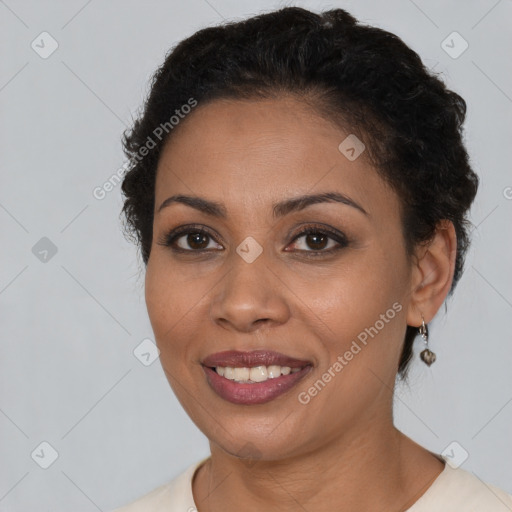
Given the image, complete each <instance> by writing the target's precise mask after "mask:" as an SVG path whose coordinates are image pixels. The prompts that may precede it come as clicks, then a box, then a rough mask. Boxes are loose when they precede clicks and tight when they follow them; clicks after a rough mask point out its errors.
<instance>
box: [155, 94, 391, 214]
mask: <svg viewBox="0 0 512 512" xmlns="http://www.w3.org/2000/svg"><path fill="white" fill-rule="evenodd" d="M349 135H350V136H351V137H352V136H353V135H351V134H350V131H349V129H342V128H341V127H339V126H336V125H334V124H333V123H332V122H330V121H329V120H326V119H324V118H322V117H321V116H319V115H318V114H317V113H316V112H315V111H313V110H312V109H311V108H310V107H309V106H308V105H307V104H305V103H304V102H301V101H300V100H298V99H295V98H290V97H285V98H280V99H275V100H274V99H272V100H257V101H247V100H243V101H239V100H216V101H213V102H211V103H209V104H206V105H201V104H200V105H199V106H198V107H196V109H195V110H194V111H193V112H192V113H191V114H190V115H189V116H188V117H187V118H185V120H183V121H182V122H181V124H180V125H179V127H178V130H177V131H176V132H175V133H173V134H172V136H171V138H170V139H169V141H168V142H167V144H166V146H165V147H164V149H163V151H162V154H161V157H160V160H159V164H158V171H157V182H156V190H155V208H156V209H157V208H158V206H159V205H160V203H161V202H162V201H163V200H165V198H166V197H167V196H168V195H171V194H177V193H183V194H189V195H190V194H194V195H198V196H202V197H208V198H210V199H214V200H216V201H220V202H224V203H226V204H227V205H228V206H229V204H230V203H232V205H233V207H235V206H236V207H243V206H244V205H245V206H246V207H248V208H254V207H255V206H257V204H262V203H265V204H266V203H267V202H268V203H271V202H277V201H279V200H280V199H283V198H284V197H287V198H288V197H292V196H294V195H302V194H307V193H317V192H324V191H328V190H329V191H331V190H337V191H339V192H341V193H344V194H346V195H349V196H351V197H352V198H353V199H354V200H356V201H359V202H364V203H366V204H367V205H368V210H370V211H371V210H372V209H374V208H375V206H376V204H375V201H376V199H377V198H378V197H379V196H380V197H382V195H383V194H384V196H385V197H386V196H387V195H390V194H391V195H394V194H393V192H392V191H391V190H389V189H388V187H387V186H386V184H385V183H384V182H383V180H382V179H381V178H380V176H379V175H378V174H377V172H376V170H375V169H374V168H373V167H372V166H371V165H370V164H369V162H368V159H367V158H366V155H365V153H364V151H363V153H362V154H361V155H360V157H358V158H356V159H355V160H349V159H348V158H347V156H346V155H345V154H344V153H342V152H341V151H340V149H339V146H340V143H342V142H343V141H344V140H346V138H347V137H348V136H349ZM350 140H352V139H350ZM389 199H390V200H391V203H392V202H393V197H391V198H389ZM370 213H371V212H370Z"/></svg>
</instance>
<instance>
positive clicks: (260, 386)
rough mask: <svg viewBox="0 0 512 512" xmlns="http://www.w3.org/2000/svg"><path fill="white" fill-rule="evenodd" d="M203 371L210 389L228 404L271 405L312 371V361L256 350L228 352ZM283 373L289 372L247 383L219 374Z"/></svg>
mask: <svg viewBox="0 0 512 512" xmlns="http://www.w3.org/2000/svg"><path fill="white" fill-rule="evenodd" d="M202 366H203V370H204V373H205V376H206V380H207V382H208V385H209V386H210V388H211V389H212V390H213V391H214V392H215V393H216V394H217V395H218V396H219V397H221V398H223V399H224V400H226V401H228V402H231V403H233V404H237V405H257V404H264V403H266V402H270V401H271V400H274V399H276V398H277V397H279V396H281V395H283V394H285V393H286V392H288V391H289V390H291V389H292V388H294V387H295V386H296V385H297V384H298V382H299V381H300V380H302V379H303V378H304V377H305V376H306V375H307V374H308V373H309V372H310V371H311V369H312V366H313V365H312V363H311V362H310V361H306V360H302V359H295V358H293V357H290V356H287V355H285V354H280V353H279V352H273V351H269V350H255V351H253V352H238V351H234V350H231V351H226V352H219V353H217V354H211V355H210V356H208V357H206V358H205V359H204V360H203V361H202ZM257 367H269V369H270V368H274V369H279V368H280V367H283V368H285V367H288V369H287V372H290V369H291V373H286V374H282V375H280V376H273V378H269V379H267V380H265V381H263V382H252V383H244V382H238V381H233V380H230V379H228V378H225V377H224V376H222V375H219V373H217V371H216V368H223V369H224V370H225V371H227V368H231V369H233V368H245V369H247V368H257Z"/></svg>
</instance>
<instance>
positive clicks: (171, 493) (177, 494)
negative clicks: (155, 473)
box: [111, 459, 207, 512]
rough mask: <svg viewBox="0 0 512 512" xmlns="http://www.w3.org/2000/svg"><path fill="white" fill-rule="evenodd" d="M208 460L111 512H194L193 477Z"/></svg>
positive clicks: (192, 466)
mask: <svg viewBox="0 0 512 512" xmlns="http://www.w3.org/2000/svg"><path fill="white" fill-rule="evenodd" d="M206 460H207V459H203V460H201V461H199V462H195V463H194V464H192V465H191V466H189V467H188V468H187V469H186V470H185V471H183V472H182V473H181V474H179V475H178V476H177V477H176V478H174V479H173V480H171V481H170V482H168V483H166V484H164V485H161V486H159V487H156V488H155V489H153V490H152V491H150V492H148V493H147V494H144V495H143V496H141V497H140V498H138V499H136V500H135V501H132V502H130V503H128V504H127V505H124V506H122V507H120V508H116V509H115V510H112V511H111V512H174V511H180V512H192V511H196V508H195V506H194V498H193V495H192V477H193V476H194V473H195V471H196V470H197V469H198V468H199V466H200V465H201V464H202V463H203V462H205V461H206Z"/></svg>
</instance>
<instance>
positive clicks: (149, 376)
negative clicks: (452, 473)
mask: <svg viewBox="0 0 512 512" xmlns="http://www.w3.org/2000/svg"><path fill="white" fill-rule="evenodd" d="M285 5H300V6H304V7H308V8H311V9H313V10H316V11H319V10H322V9H327V8H332V7H343V8H346V9H347V10H349V12H351V13H353V14H354V15H355V16H356V17H358V18H360V19H361V20H362V21H364V22H367V23H369V24H373V25H376V26H379V27H382V28H385V29H387V30H390V31H392V32H394V33H396V34H397V35H399V36H400V37H402V38H403V39H404V40H405V42H406V43H407V44H409V45H410V46H411V47H412V48H413V49H414V50H416V51H417V52H418V53H419V54H420V55H421V57H422V58H423V60H424V62H425V63H426V64H427V65H428V66H429V67H431V68H434V69H435V70H436V71H438V72H441V73H442V74H443V75H444V77H445V80H446V81H447V82H448V84H449V86H450V87H451V88H453V89H454V90H456V91H457V92H459V93H460V94H461V95H462V96H463V97H464V98H465V99H466V100H467V103H468V110H469V115H468V120H467V123H466V138H467V144H468V147H469V151H470V154H471V158H472V163H473V165H474V167H475V170H476V171H477V173H478V174H479V175H480V177H481V181H482V183H481V187H480V190H479V194H478V197H477V200H476V203H475V205H474V207H473V209H472V215H471V218H472V221H473V223H474V225H475V226H476V229H475V230H474V231H473V246H472V249H471V251H470V253H469V254H468V258H467V264H466V271H465V274H464V276H463V277H462V280H461V282H460V283H459V286H458V289H457V290H456V292H455V295H454V298H453V299H452V300H450V301H449V302H448V315H445V314H444V308H443V310H442V311H440V314H439V315H438V317H437V318H436V320H435V321H434V322H433V323H432V324H431V326H430V327H431V329H430V333H431V344H432V348H433V350H434V351H435V352H436V353H437V355H438V360H437V362H436V363H435V365H433V366H432V367H431V368H430V369H429V368H427V367H426V366H425V365H423V364H420V363H419V362H418V360H417V359H416V360H415V363H414V367H413V370H412V372H411V378H410V384H409V386H401V387H400V388H399V390H398V393H397V398H396V422H397V424H398V426H399V427H400V428H401V429H402V430H403V431H404V432H405V433H407V434H408V435H410V436H411V437H412V438H413V439H415V440H416V441H418V442H419V443H421V444H423V445H424V446H426V447H427V448H429V449H431V450H433V451H435V452H438V453H440V452H442V451H443V450H444V449H445V448H446V447H447V446H448V445H449V444H450V443H452V442H453V441H456V442H457V443H459V445H460V446H461V447H463V449H464V450H466V451H467V452H468V454H469V457H468V458H467V460H466V461H465V462H464V464H463V465H462V467H463V468H464V469H466V470H468V471H472V472H474V473H475V474H476V475H477V476H478V477H479V478H481V479H483V480H484V481H487V482H490V483H493V484H496V485H498V486H500V487H502V488H504V489H506V490H507V491H508V492H512V479H511V476H512V442H511V437H510V426H511V424H512V421H511V420H512V381H511V379H512V376H511V375H512V372H511V354H512V349H511V339H512V323H511V322H510V317H511V313H512V273H511V272H510V261H511V253H512V243H511V236H510V234H511V233H510V220H511V215H512V200H511V198H512V189H511V188H507V187H512V175H511V173H510V145H511V142H510V137H511V135H512V133H511V129H510V114H511V110H512V99H511V96H512V77H511V73H510V69H511V68H510V52H511V49H512V27H511V21H510V20H512V2H511V1H510V0H501V1H496V0H479V1H462V0H461V1H449V2H447V1H440V0H437V1H426V0H415V2H413V1H408V0H393V1H390V0H388V1H386V2H378V1H377V0H364V1H363V0H359V1H339V2H316V1H309V2H295V3H288V4H285V3H284V2H276V1H270V0H269V1H263V0H259V1H256V0H243V1H240V0H208V1H206V0H188V1H186V2H178V1H163V0H160V1H152V2H141V1H139V2H137V1H133V0H131V1H126V0H124V1H121V0H117V1H108V2H107V1H103V2H101V1H94V0H93V1H89V2H87V1H84V0H75V1H66V2H64V1H46V2H41V1H33V0H32V1H28V0H25V1H15V0H6V1H0V38H1V42H2V60H1V69H0V101H1V106H2V121H1V124H0V126H1V128H0V129H1V148H0V150H1V162H2V167H1V168H2V175H1V187H0V223H1V229H2V264H1V265H0V316H1V358H0V383H1V388H0V431H1V446H0V461H1V463H0V465H1V466H0V510H1V511H32V510H39V511H45V510H52V511H65V510H73V511H75V512H80V511H84V512H88V511H95V510H104V511H107V510H109V509H112V508H114V507H116V506H119V505H121V504H123V503H126V502H128V501H131V500H133V499H135V498H137V497H139V496H141V495H142V494H144V493H146V492H148V491H150V490H151V489H153V488H154V487H156V486H157V485H161V484H163V483H164V482H166V481H168V480H170V479H171V478H173V477H174V476H175V475H177V474H178V473H179V472H181V471H182V470H183V469H185V468H186V467H187V466H188V465H189V464H191V463H193V462H195V461H196V460H198V459H199V458H202V457H204V456H205V455H207V454H208V445H207V442H206V439H205V438H204V437H203V435H202V434H201V433H200V432H199V431H198V429H197V428H196V427H195V425H194V424H193V423H192V422H191V421H190V420H189V419H188V417H187V416H186V415H185V413H184V412H183V411H182V409H181V407H180V406H179V404H178V402H177V400H176V399H175V398H174V395H173V393H172V391H171V390H170V387H169V386H168V383H167V380H166V379H165V377H164V374H163V371H162V369H161V366H160V363H159V361H158V360H156V361H155V362H154V363H153V364H152V365H150V366H144V365H143V364H142V363H141V362H140V361H139V360H138V359H137V358H136V357H135V356H134V354H133V351H134V349H135V348H136V347H137V346H138V345H139V344H140V343H141V341H142V340H143V339H145V338H152V331H151V327H150V324H149V320H148V318H147V312H146V308H145V303H144V292H143V284H144V281H143V272H140V273H139V268H141V264H140V261H139V260H138V258H137V256H136V248H135V246H133V245H131V244H130V243H129V242H127V241H125V240H124V238H123V236H122V233H121V228H120V222H119V218H118V215H119V212H120V209H121V206H122V201H121V194H120V187H119V186H118V187H116V188H115V190H113V191H112V192H110V193H109V194H107V196H106V197H105V199H103V200H97V199H95V198H94V197H93V194H92V191H93V189H94V188H95V187H97V186H101V185H102V184H103V183H104V182H105V181H106V180H107V179H108V178H109V177H110V176H111V175H112V174H113V173H115V171H116V170H117V169H118V168H119V167H120V166H121V165H122V164H123V162H124V160H123V155H122V153H121V145H120V135H121V132H122V131H123V129H124V128H125V127H126V126H128V125H129V124H130V122H131V118H132V115H134V114H135V113H136V111H137V109H138V108H139V107H140V105H141V104H142V100H143V98H144V96H145V94H146V92H147V86H148V80H149V78H150V76H151V74H152V73H153V71H154V70H155V69H156V67H157V66H158V65H160V63H161V62H162V60H163V58H164V55H165V53H166V52H167V50H168V49H169V48H170V47H171V46H172V45H174V44H175V43H176V42H178V41H179V40H181V39H183V38H184V37H186V36H189V35H191V34H192V33H193V32H195V31H196V30H198V29H200V28H202V27H205V26H207V25H211V24H216V23H218V22H221V21H222V20H223V19H235V18H238V19H241V18H245V17H247V16H249V15H252V14H256V13H258V12H260V11H267V10H272V9H274V8H278V7H282V6H285ZM43 31H47V32H49V33H50V34H51V35H52V37H53V38H55V40H56V41H57V42H58V44H59V47H58V49H57V50H56V51H55V52H54V53H53V54H52V55H51V56H50V57H48V58H47V59H43V58H41V57H40V56H39V55H38V54H37V53H36V52H35V51H34V50H33V49H32V48H31V42H32V41H33V40H34V39H36V37H37V36H38V35H39V34H40V33H41V32H43ZM453 31H457V32H459V33H460V34H461V35H462V36H463V37H464V39H465V40H467V42H468V43H469V48H468V49H467V50H466V51H465V52H464V53H463V54H462V55H461V56H460V57H458V58H457V59H454V58H452V57H450V56H449V55H448V54H447V53H446V52H445V51H444V50H443V49H442V47H441V42H442V41H443V40H444V39H445V38H446V37H447V36H448V35H449V34H451V33H452V32H453ZM42 237H47V238H49V239H50V240H51V241H52V242H53V244H55V246H56V247H57V253H56V254H55V255H54V256H53V257H51V258H49V257H48V261H47V262H46V263H44V262H42V261H40V260H39V259H38V258H37V257H36V256H35V255H34V254H33V252H32V248H33V246H34V245H35V244H36V243H37V242H38V241H39V240H40V239H41V238H42ZM507 262H508V263H507ZM416 348H417V349H418V350H419V349H420V348H421V343H420V341H419V340H418V341H417V345H416ZM43 441H46V442H48V443H49V444H50V445H51V446H53V448H54V449H55V450H56V451H57V452H58V458H57V460H56V461H55V462H54V463H53V464H52V465H51V466H50V467H49V468H48V469H42V468H41V467H40V466H39V465H38V464H36V462H35V461H34V460H33V459H32V458H31V453H32V452H33V451H34V450H36V448H38V447H39V445H40V443H41V442H43ZM43 448H44V447H43ZM456 449H457V450H459V454H458V456H460V454H461V453H463V452H461V451H460V450H461V448H458V447H456ZM36 453H39V458H38V457H37V456H36V455H34V458H35V459H36V460H38V461H39V462H41V461H43V459H44V458H45V457H48V456H49V455H48V454H49V451H48V449H46V451H45V449H43V452H41V449H40V448H39V451H37V450H36Z"/></svg>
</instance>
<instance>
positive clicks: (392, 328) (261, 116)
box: [145, 96, 456, 512]
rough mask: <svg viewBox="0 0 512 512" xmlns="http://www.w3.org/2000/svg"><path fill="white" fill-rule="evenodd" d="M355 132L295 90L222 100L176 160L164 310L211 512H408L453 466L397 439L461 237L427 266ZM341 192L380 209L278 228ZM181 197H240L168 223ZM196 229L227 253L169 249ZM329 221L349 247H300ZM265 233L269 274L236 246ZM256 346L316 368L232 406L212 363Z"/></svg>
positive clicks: (184, 209)
mask: <svg viewBox="0 0 512 512" xmlns="http://www.w3.org/2000/svg"><path fill="white" fill-rule="evenodd" d="M349 133H350V131H349V130H346V131H344V130H341V129H340V127H339V126H335V125H334V124H332V123H330V122H329V121H327V120H325V119H323V118H321V117H319V116H318V115H317V114H316V113H315V112H313V111H312V110H311V109H310V108H309V107H308V106H307V105H306V104H305V103H304V102H301V101H300V99H298V98H295V97H292V96H283V97H280V98H279V99H272V100H258V101H248V100H244V101H236V100H216V101H214V102H212V103H210V104H206V105H199V106H198V107H197V108H196V109H195V110H194V111H193V113H192V114H190V115H189V116H188V117H187V118H186V119H185V120H184V121H182V122H181V124H180V125H179V127H178V128H177V131H176V132H175V133H173V136H172V138H171V139H170V140H169V141H168V142H167V143H166V146H165V147H164V150H163V153H162V154H161V157H160V160H159V165H158V170H157V180H156V188H155V216H154V225H153V245H152V248H151V255H150V258H149V261H148V265H147V271H146V282H145V285H146V288H145V289H146V303H147V308H148V313H149V317H150V321H151V325H152V328H153V331H154V334H155V338H156V342H157V344H158V347H159V349H160V351H161V353H160V361H161V364H162V367H163V369H164V371H165V373H166V376H167V378H168V380H169V383H170V385H171V386H172V388H173V390H174V392H175V393H176V396H177V398H178V400H179V401H180V403H181V404H182V406H183V407H184V409H185V410H186V412H187V413H188V414H189V416H190V417H191V419H192V420H193V421H194V422H195V424H196V425H197V426H198V427H199V428H200V429H201V431H202V432H203V433H204V434H205V435H206V436H207V437H208V439H209V441H210V449H211V458H210V459H208V461H207V462H206V463H205V464H203V465H202V466H201V467H200V468H199V470H198V471H197V472H196V474H195V478H194V480H193V494H194V499H195V502H196V505H197V508H198V510H199V512H206V511H217V510H224V511H227V512H229V511H232V510H239V507H240V504H241V503H243V509H244V510H250V511H251V510H277V509H279V510H284V511H287V510H290V511H291V510H294V511H295V510H297V509H301V507H303V508H304V509H306V510H309V511H313V510H314V511H316V512H321V511H327V510H329V511H330V510H332V509H333V507H332V504H333V503H340V504H341V503H342V504H343V510H344V511H354V512H355V511H358V512H360V511H361V510H372V511H381V510H382V511H389V510H393V511H399V510H406V509H407V508H409V507H410V506H411V505H412V504H413V503H414V502H415V501H416V500H417V499H418V498H419V496H420V495H422V494H423V493H424V492H425V491H426V489H427V488H428V487H429V485H430V484H431V483H432V481H433V480H434V479H435V478H436V477H437V476H438V475H439V473H440V472H441V471H442V470H443V467H444V464H443V462H442V461H440V460H439V459H438V458H437V457H436V456H434V455H433V454H432V453H430V452H428V451H427V450H425V449H424V448H422V447H420V446H419V445H417V444H416V443H414V442H413V441H412V440H411V439H409V438H407V437H406V436H405V435H403V434H402V433H400V432H399V431H398V430H397V429H396V428H395V427H394V425H393V418H392V396H393V388H394V383H395V378H396V374H397V367H398V361H399V357H400V352H401V347H402V343H403V339H404V335H405V330H406V326H407V325H413V326H419V325H421V320H422V315H423V317H424V319H425V322H426V323H428V322H430V321H431V320H432V318H433V317H434V315H435V314H436V312H437V311H438V309H439V308H440V306H441V305H442V303H443V301H444V299H445V297H446V295H447V294H448V291H449V289H450V286H451V282H452V279H453V271H454V263H455V251H456V237H455V231H454V228H453V225H452V224H451V223H450V222H447V221H446V222H443V223H440V225H439V229H438V230H437V232H436V235H435V237H434V239H433V240H432V242H431V243H430V244H429V245H422V246H420V247H418V248H417V251H416V254H415V257H413V258H409V257H408V256H407V254H406V252H405V243H404V238H403V234H402V225H401V219H400V201H399V198H398V197H397V195H396V194H395V192H394V191H393V190H392V189H391V188H389V187H388V186H387V185H386V183H385V182H384V181H383V180H382V179H381V178H380V176H379V175H378V174H377V172H376V170H375V169H374V168H373V167H372V166H371V165H370V164H369V162H368V160H367V159H366V155H365V153H363V154H362V155H361V156H360V157H359V158H357V159H356V160H355V161H349V160H348V159H347V158H346V157H345V156H344V155H343V154H342V153H341V152H340V151H339V150H338V145H339V144H340V142H341V141H343V140H344V139H345V137H346V136H347V135H348V134H349ZM269 184H271V186H269ZM333 191H335V192H339V193H342V194H344V195H346V196H348V197H350V198H351V199H352V200H353V201H355V202H356V203H357V204H358V205H360V206H361V207H362V208H363V209H364V210H365V211H366V212H367V214H364V213H362V212H361V211H360V210H358V209H357V208H354V207H352V206H349V205H344V204H339V203H334V202H323V203H319V204H315V205H312V206H309V207H308V208H306V209H304V210H302V211H298V212H292V213H289V214H288V215H285V216H283V217H282V218H278V219H274V218H273V216H272V204H273V203H274V202H277V201H281V200H284V199H288V198H292V197H296V196H299V195H303V194H313V193H319V192H333ZM174 194H187V195H194V196H200V197H203V198H206V199H209V200H213V201H216V202H219V203H222V204H223V205H224V207H225V208H226V211H227V217H226V218H225V219H218V218H213V217H211V216H208V215H206V214H205V213H202V212H200V211H197V210H196V209H193V208H191V207H190V206H187V205H183V204H179V203H173V204H171V205H169V206H168V207H166V208H163V209H162V210H160V211H159V206H160V205H161V203H162V202H163V201H164V200H165V199H166V198H168V197H169V196H171V195H174ZM189 223H194V224H199V225H201V226H204V227H206V228H209V230H210V231H211V233H212V235H213V236H212V237H206V239H205V240H206V241H205V244H204V245H203V246H202V247H205V248H207V250H209V251H210V252H209V253H207V254H203V255H198V254H196V253H194V254H192V251H194V250H196V251H197V250H198V248H200V247H201V246H198V245H197V243H198V242H197V239H192V244H193V243H194V240H196V245H190V244H189V243H187V236H186V235H182V236H181V238H180V239H179V241H176V242H175V244H176V245H178V246H179V247H182V248H184V249H185V250H186V249H188V250H189V251H191V252H189V253H186V254H178V253H175V252H173V251H172V249H171V248H170V247H166V246H164V245H161V244H159V243H158V242H159V240H162V238H163V237H165V235H166V233H167V232H169V231H170V230H171V229H173V228H176V227H178V226H182V225H184V224H189ZM311 224H322V225H325V226H328V227H331V228H333V229H335V230H338V231H340V232H342V233H344V234H345V236H346V237H347V239H348V241H349V242H348V245H347V246H346V247H342V248H341V249H340V250H339V251H336V252H333V253H331V254H327V255H322V254H320V255H319V256H318V257H316V258H312V257H310V258H308V257H307V252H308V251H309V252H311V251H314V250H315V249H316V250H320V251H326V250H328V249H329V248H331V247H335V246H338V243H337V242H336V241H335V240H334V239H332V238H327V239H323V238H321V239H320V240H319V241H318V239H314V240H311V238H309V239H308V237H306V236H301V237H300V238H298V239H296V240H295V241H294V237H295V235H296V234H298V233H300V231H302V228H304V227H307V226H308V225H311ZM192 231H193V230H192ZM248 236H251V237H253V238H254V239H255V240H256V241H257V242H258V243H259V244H260V246H261V247H262V249H263V252H262V254H260V256H259V257H258V258H257V259H256V260H255V261H254V262H252V263H247V262H246V261H245V260H244V259H242V258H241V257H240V256H239V255H238V253H237V252H236V248H237V247H238V246H239V245H240V244H241V243H242V241H244V240H245V238H246V237H248ZM328 236H330V235H328ZM188 241H190V237H189V238H188ZM199 241H201V239H199ZM315 244H316V245H315ZM322 244H323V245H322ZM394 303H399V304H400V305H401V306H402V308H401V311H400V312H398V313H397V314H396V315H395V316H394V318H393V319H392V320H389V321H388V322H387V323H386V324H385V327H384V328H382V329H380V330H379V332H378V334H377V335H375V336H374V337H373V338H370V339H369V342H368V344H367V345H366V346H364V347H363V348H362V350H361V351H360V352H359V353H358V354H357V355H356V356H354V358H353V359H352V360H351V361H350V362H349V363H348V364H347V365H346V366H344V368H343V370H342V371H341V372H339V373H337V374H336V376H335V377H334V378H332V380H331V381H330V382H329V383H328V384H327V385H326V386H325V387H324V388H323V389H322V391H321V392H320V393H318V394H317V395H316V396H315V397H314V398H312V399H311V401H310V402H309V403H308V404H306V405H303V404H301V403H300V402H299V401H298V394H299V393H300V392H302V391H307V390H308V388H310V387H311V386H312V385H313V384H314V383H315V381H317V380H318V379H319V378H320V377H321V376H322V374H323V373H324V372H326V371H327V369H328V368H329V367H331V366H332V365H333V363H334V362H335V361H336V359H337V357H338V356H339V355H343V354H344V353H345V352H346V351H347V350H348V349H349V348H350V346H351V344H352V341H353V340H355V339H357V336H358V334H359V333H361V332H362V331H364V329H365V328H368V327H370V326H374V325H375V323H376V321H377V320H379V318H381V317H380V315H381V314H385V313H386V311H387V310H389V309H390V308H391V307H392V305H393V304H394ZM256 349H272V350H276V351H278V352H282V353H285V354H287V355H290V356H292V357H295V358H298V359H305V360H309V361H311V362H312V364H313V369H312V371H311V372H310V373H309V374H308V375H306V377H305V378H304V379H303V380H302V381H301V382H299V384H298V385H297V386H295V387H294V388H293V389H292V390H290V391H288V392H287V393H285V394H284V395H281V396H280V397H278V398H277V399H275V400H273V401H271V402H268V403H266V404H260V405H250V406H247V405H235V404H232V403H230V402H227V401H225V400H223V399H222V398H221V397H219V396H218V395H217V394H216V393H215V392H214V391H213V390H212V389H211V388H210V387H209V385H208V383H207V380H206V378H205V375H204V372H203V369H202V366H201V364H200V362H201V360H202V359H204V358H205V357H206V356H207V355H209V354H211V353H215V352H219V351H224V350H248V351H249V350H256ZM241 453H243V457H241V456H237V454H241ZM368 489H371V492H368ZM264 507H265V508H264Z"/></svg>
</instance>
